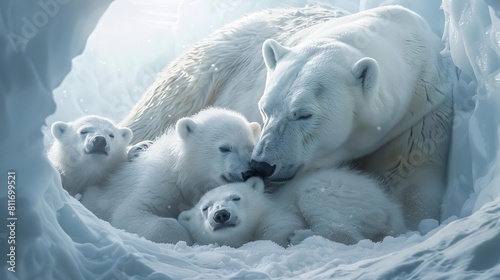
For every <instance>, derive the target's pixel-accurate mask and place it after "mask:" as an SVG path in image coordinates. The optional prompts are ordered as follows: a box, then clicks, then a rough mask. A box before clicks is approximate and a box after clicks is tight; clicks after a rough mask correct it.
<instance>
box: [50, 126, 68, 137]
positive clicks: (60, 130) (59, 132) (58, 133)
mask: <svg viewBox="0 0 500 280" xmlns="http://www.w3.org/2000/svg"><path fill="white" fill-rule="evenodd" d="M67 130H68V124H67V123H65V122H61V121H57V122H55V123H53V124H52V126H51V127H50V132H52V136H54V138H56V139H58V140H59V139H61V138H62V136H63V134H64V133H65V132H66V131H67Z"/></svg>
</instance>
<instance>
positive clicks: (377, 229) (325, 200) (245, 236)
mask: <svg viewBox="0 0 500 280" xmlns="http://www.w3.org/2000/svg"><path fill="white" fill-rule="evenodd" d="M235 198H237V200H235ZM204 209H205V210H204ZM221 210H225V211H227V212H228V213H229V214H230V219H229V220H228V221H227V222H225V223H222V224H227V225H231V226H226V227H220V228H216V229H215V230H214V228H215V227H214V225H220V224H221V223H219V224H217V223H215V222H214V220H213V218H214V214H216V213H217V211H221ZM219 213H220V212H219ZM179 222H180V223H181V224H182V225H183V226H184V227H186V229H187V230H188V231H189V233H190V234H191V236H192V238H193V240H194V241H195V242H196V243H199V244H210V243H218V244H219V245H228V246H232V247H239V246H241V245H243V244H245V243H247V242H250V241H254V240H261V239H264V240H271V241H274V242H276V243H278V244H279V245H281V246H287V245H288V244H297V243H299V242H301V241H302V240H303V239H305V238H307V237H309V236H312V235H320V236H323V237H325V238H328V239H330V240H333V241H336V242H341V243H344V244H354V243H357V242H358V241H360V240H362V239H371V240H373V241H380V240H381V239H382V238H383V237H384V236H387V235H393V236H395V235H398V234H400V233H402V232H403V231H404V230H405V225H404V221H403V216H402V211H401V208H400V206H399V205H398V204H396V203H394V202H393V201H391V200H390V199H389V198H388V197H387V196H386V194H384V192H383V190H382V189H381V187H380V185H379V183H378V182H377V181H376V180H374V179H372V178H370V177H368V176H366V175H363V174H361V173H357V172H354V171H351V170H347V169H326V170H322V171H315V172H311V173H309V174H307V175H305V176H302V177H301V178H300V179H298V180H294V181H292V182H291V183H289V184H287V185H286V186H283V188H281V189H279V190H278V191H276V192H274V193H272V194H266V193H264V185H263V182H262V180H261V179H259V178H257V177H253V178H250V179H248V180H247V181H246V182H244V183H233V184H228V185H224V186H221V187H218V188H216V189H213V190H211V191H209V192H208V193H206V194H205V196H203V197H202V198H201V200H200V201H199V202H198V204H197V205H196V206H195V207H194V208H193V209H190V210H188V211H184V212H182V213H181V214H180V215H179Z"/></svg>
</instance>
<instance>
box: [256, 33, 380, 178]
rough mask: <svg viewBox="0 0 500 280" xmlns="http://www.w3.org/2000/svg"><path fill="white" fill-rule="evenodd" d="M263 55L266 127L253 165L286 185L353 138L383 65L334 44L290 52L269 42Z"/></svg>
mask: <svg viewBox="0 0 500 280" xmlns="http://www.w3.org/2000/svg"><path fill="white" fill-rule="evenodd" d="M263 57H264V61H265V64H266V66H267V69H268V75H267V83H266V89H265V92H264V95H263V96H262V98H261V100H260V102H259V108H260V110H261V114H262V116H263V121H264V127H263V132H262V137H261V140H260V141H259V142H258V144H257V146H256V148H255V150H254V153H253V158H252V159H253V166H254V168H255V169H256V170H257V171H258V172H259V173H260V175H262V176H263V177H269V179H271V180H272V181H288V180H290V179H292V178H293V177H294V176H295V174H296V173H297V172H298V171H299V169H300V168H301V167H302V166H303V165H306V164H307V165H310V164H312V161H314V164H317V165H318V166H324V164H323V163H321V159H322V158H328V160H327V161H328V162H331V161H332V158H331V157H332V153H333V152H335V151H337V150H338V149H339V148H340V147H341V146H343V145H344V144H345V143H346V141H348V140H349V139H350V138H351V137H352V135H353V130H356V127H357V126H359V124H360V123H359V121H358V119H357V115H359V114H363V112H360V110H359V108H360V103H366V102H369V99H370V96H373V95H375V94H376V91H377V90H378V76H379V75H378V74H379V67H378V63H377V61H376V60H375V59H373V58H370V57H365V56H363V54H362V53H360V52H359V51H358V50H356V49H354V48H352V47H351V46H349V45H347V44H344V43H341V42H331V41H319V42H317V44H314V45H312V44H305V45H302V46H299V47H296V48H293V49H291V48H287V47H284V46H281V45H280V44H279V43H278V42H276V41H274V40H272V39H270V40H267V41H266V42H265V43H264V44H263ZM334 156H335V155H334ZM339 160H340V158H339Z"/></svg>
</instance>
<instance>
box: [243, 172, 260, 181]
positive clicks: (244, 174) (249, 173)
mask: <svg viewBox="0 0 500 280" xmlns="http://www.w3.org/2000/svg"><path fill="white" fill-rule="evenodd" d="M253 176H257V172H256V171H255V170H248V171H245V172H241V178H243V181H246V180H247V179H248V178H250V177H253Z"/></svg>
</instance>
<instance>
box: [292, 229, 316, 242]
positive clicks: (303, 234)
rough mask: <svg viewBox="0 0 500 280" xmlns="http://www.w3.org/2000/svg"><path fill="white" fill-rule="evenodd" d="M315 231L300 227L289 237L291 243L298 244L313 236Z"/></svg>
mask: <svg viewBox="0 0 500 280" xmlns="http://www.w3.org/2000/svg"><path fill="white" fill-rule="evenodd" d="M313 235H314V233H313V232H312V230H310V229H299V230H296V231H294V232H293V234H292V235H291V236H290V238H289V239H288V243H289V244H290V245H297V244H299V243H300V242H302V241H304V239H306V238H308V237H309V236H313Z"/></svg>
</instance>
